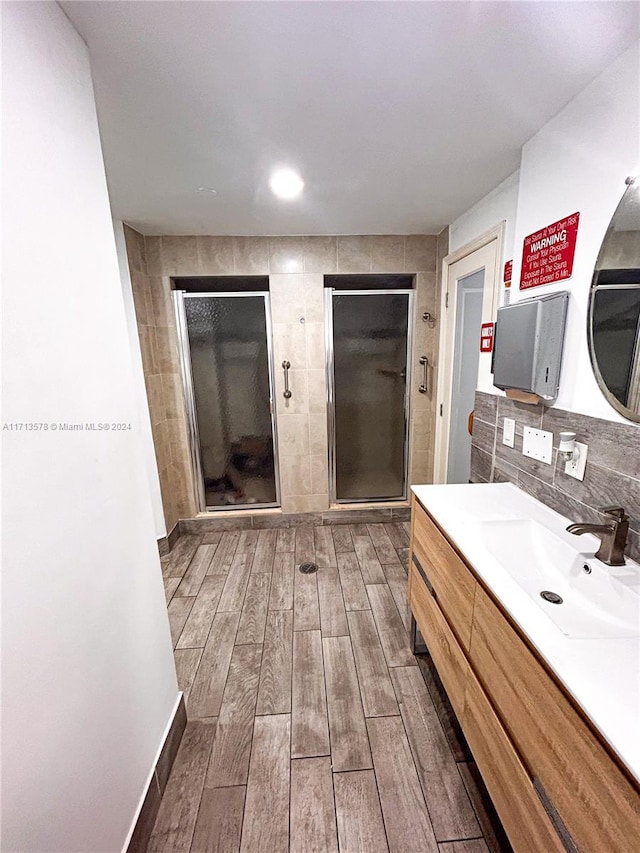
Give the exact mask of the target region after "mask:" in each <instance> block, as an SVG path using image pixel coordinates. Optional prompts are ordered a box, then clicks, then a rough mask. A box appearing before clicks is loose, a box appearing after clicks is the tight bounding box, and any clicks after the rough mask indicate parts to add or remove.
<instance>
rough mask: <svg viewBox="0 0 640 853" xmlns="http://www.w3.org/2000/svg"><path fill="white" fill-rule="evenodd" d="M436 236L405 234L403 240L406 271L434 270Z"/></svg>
mask: <svg viewBox="0 0 640 853" xmlns="http://www.w3.org/2000/svg"><path fill="white" fill-rule="evenodd" d="M435 263H436V238H435V237H434V236H433V235H431V234H407V236H406V237H405V240H404V268H405V271H406V272H421V271H424V270H428V271H433V272H435Z"/></svg>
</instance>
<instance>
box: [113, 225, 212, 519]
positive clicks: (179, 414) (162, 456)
mask: <svg viewBox="0 0 640 853" xmlns="http://www.w3.org/2000/svg"><path fill="white" fill-rule="evenodd" d="M124 234H125V241H126V244H127V255H128V259H129V270H130V274H131V286H132V289H133V299H134V303H135V309H136V320H137V323H138V335H139V337H140V350H141V354H142V365H143V369H144V380H145V385H146V389H147V400H148V402H149V415H150V417H151V428H152V431H153V443H154V447H155V452H156V462H157V464H158V475H159V477H160V490H161V493H162V506H163V510H164V519H165V525H166V528H167V533H170V532H171V531H172V530H173V528H174V527H175V525H176V524H177V522H178V520H179V519H180V518H191V517H192V516H193V515H194V514H195V510H196V508H195V502H194V498H193V487H192V477H191V467H190V464H189V459H190V457H189V446H188V443H187V432H186V424H185V418H184V398H183V394H182V380H181V376H180V366H179V362H178V343H177V337H176V327H175V320H174V312H173V304H172V302H171V295H170V293H168V291H167V290H166V288H165V287H164V286H163V282H162V279H161V278H159V277H153V276H149V275H148V274H147V263H146V257H145V245H144V237H143V236H142V235H141V234H138V232H137V231H134V230H133V229H132V228H128V227H127V226H126V225H125V228H124Z"/></svg>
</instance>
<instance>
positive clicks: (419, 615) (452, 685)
mask: <svg viewBox="0 0 640 853" xmlns="http://www.w3.org/2000/svg"><path fill="white" fill-rule="evenodd" d="M409 574H410V581H409V588H410V590H411V592H410V601H409V604H410V607H411V611H412V613H413V615H414V617H415V620H416V622H417V624H418V628H420V633H421V634H422V636H423V638H424V641H425V643H426V644H427V647H428V649H429V653H430V655H431V657H432V658H433V662H434V663H435V665H436V668H437V670H438V675H439V676H440V679H441V681H442V683H443V684H444V688H445V690H446V691H447V695H448V696H449V700H450V702H451V705H452V706H453V710H454V711H455V712H456V715H457V716H458V718H459V719H462V712H463V709H464V691H465V684H466V679H467V671H468V669H469V666H468V664H467V659H466V657H465V655H464V652H463V651H462V649H461V648H460V645H459V644H458V641H457V640H456V638H455V636H454V635H453V632H452V631H451V628H450V627H449V625H448V624H447V620H446V619H445V617H444V616H443V614H442V611H441V610H440V608H439V607H438V604H437V602H436V601H435V599H434V598H433V596H432V595H431V593H430V592H429V590H428V588H427V586H426V585H425V582H424V581H423V580H422V578H421V577H420V574H419V572H418V570H417V569H416V567H415V566H414V565H412V566H411V568H410V573H409Z"/></svg>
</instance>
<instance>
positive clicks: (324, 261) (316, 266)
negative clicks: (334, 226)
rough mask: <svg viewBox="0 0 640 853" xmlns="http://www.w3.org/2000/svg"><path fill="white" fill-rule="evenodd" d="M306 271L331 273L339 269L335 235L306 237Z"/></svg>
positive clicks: (304, 240) (304, 239)
mask: <svg viewBox="0 0 640 853" xmlns="http://www.w3.org/2000/svg"><path fill="white" fill-rule="evenodd" d="M303 242H304V271H305V272H315V273H323V274H324V275H329V274H331V273H335V272H337V271H338V255H337V240H336V238H335V237H304V238H303Z"/></svg>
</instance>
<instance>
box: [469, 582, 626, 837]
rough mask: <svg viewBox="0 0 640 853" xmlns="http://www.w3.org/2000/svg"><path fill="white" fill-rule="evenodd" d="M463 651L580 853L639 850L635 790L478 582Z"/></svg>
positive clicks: (529, 769) (531, 773)
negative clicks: (467, 645)
mask: <svg viewBox="0 0 640 853" xmlns="http://www.w3.org/2000/svg"><path fill="white" fill-rule="evenodd" d="M469 657H470V661H471V665H472V667H473V669H474V670H475V672H476V673H477V674H478V677H479V679H480V680H481V682H482V684H483V686H484V689H485V690H486V692H487V694H488V695H490V696H491V699H492V702H493V705H494V707H495V708H496V710H497V712H498V714H499V716H500V718H501V719H502V721H503V723H504V726H505V728H506V730H507V731H508V733H509V736H510V738H511V740H512V741H513V743H514V744H515V747H516V749H517V750H518V753H519V754H520V755H521V756H522V760H523V762H524V763H525V765H526V766H527V768H528V771H529V773H530V775H531V776H532V777H537V778H538V779H539V780H540V782H541V783H542V786H543V788H544V790H545V791H546V793H547V794H548V796H549V798H550V800H551V802H552V803H553V805H554V807H555V808H556V809H557V811H558V814H559V815H560V817H561V819H562V821H563V822H564V824H565V825H566V827H567V829H568V831H569V833H570V834H571V836H572V838H573V841H574V842H575V844H576V846H577V847H578V849H579V850H580V851H581V853H603V851H605V850H606V851H607V853H634V851H637V850H638V849H639V848H638V843H639V839H640V797H639V795H638V791H637V790H636V788H635V786H634V785H633V784H632V782H631V781H630V780H629V779H628V777H627V776H626V775H625V773H624V772H623V771H622V769H621V768H620V767H619V766H618V764H617V763H616V762H615V761H614V760H613V758H612V757H611V756H610V755H609V753H608V752H607V750H606V749H605V748H604V747H603V745H602V744H601V743H600V741H599V740H598V739H597V737H596V736H595V734H594V733H593V732H592V730H591V729H590V727H589V726H588V725H587V723H586V722H585V720H584V719H583V718H582V716H581V714H580V713H579V712H578V710H577V709H576V708H575V707H574V706H573V705H572V704H571V702H570V701H569V699H568V698H567V697H566V696H565V694H564V693H563V691H562V690H561V689H560V688H559V686H558V685H557V684H556V683H555V681H554V680H553V679H552V677H551V676H550V674H549V673H548V672H547V671H546V669H545V668H544V666H543V665H542V663H541V662H540V661H539V660H538V659H537V657H536V656H535V655H534V653H533V652H532V651H531V650H530V649H529V648H528V647H527V645H526V644H525V643H524V642H523V640H522V639H521V638H520V637H519V636H518V634H517V633H516V631H515V630H514V628H513V627H512V626H511V625H510V623H509V622H508V621H507V619H506V618H505V617H504V615H503V614H502V612H501V611H500V609H499V608H498V607H497V606H496V605H495V604H494V602H493V601H492V600H491V598H490V597H489V596H488V595H487V594H486V593H485V592H484V590H483V589H482V588H481V587H478V589H477V590H476V598H475V612H474V621H473V633H472V639H471V648H470V654H469Z"/></svg>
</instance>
